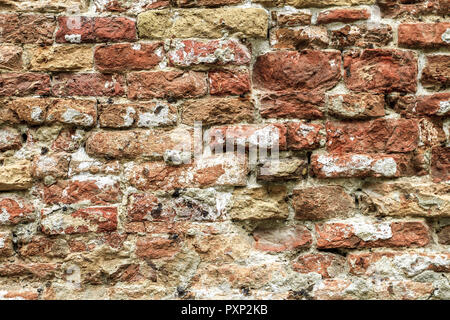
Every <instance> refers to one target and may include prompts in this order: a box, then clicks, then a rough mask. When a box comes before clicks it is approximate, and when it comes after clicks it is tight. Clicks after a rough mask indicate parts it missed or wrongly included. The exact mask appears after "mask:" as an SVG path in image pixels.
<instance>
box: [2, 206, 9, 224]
mask: <svg viewBox="0 0 450 320" xmlns="http://www.w3.org/2000/svg"><path fill="white" fill-rule="evenodd" d="M9 217H10V216H9V212H8V211H7V210H6V209H5V208H2V211H1V212H0V223H7V222H8V221H9Z"/></svg>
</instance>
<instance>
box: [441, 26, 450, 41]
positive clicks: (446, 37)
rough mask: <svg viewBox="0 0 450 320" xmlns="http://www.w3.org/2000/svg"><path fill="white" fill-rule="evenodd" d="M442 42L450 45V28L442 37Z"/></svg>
mask: <svg viewBox="0 0 450 320" xmlns="http://www.w3.org/2000/svg"><path fill="white" fill-rule="evenodd" d="M441 39H442V41H444V42H445V43H450V28H448V29H447V30H445V32H444V33H443V34H442V36H441Z"/></svg>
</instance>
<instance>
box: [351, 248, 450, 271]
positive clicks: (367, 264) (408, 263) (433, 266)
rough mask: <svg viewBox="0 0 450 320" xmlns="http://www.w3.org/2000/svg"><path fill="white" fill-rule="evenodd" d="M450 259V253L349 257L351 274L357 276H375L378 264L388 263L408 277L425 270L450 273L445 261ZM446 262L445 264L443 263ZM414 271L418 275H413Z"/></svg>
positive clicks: (381, 254) (449, 266) (380, 254)
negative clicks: (401, 270)
mask: <svg viewBox="0 0 450 320" xmlns="http://www.w3.org/2000/svg"><path fill="white" fill-rule="evenodd" d="M449 259H450V254H448V253H442V254H439V253H437V254H436V253H432V254H427V253H421V252H417V253H416V252H408V251H406V252H395V251H387V252H373V253H352V254H349V255H348V256H347V261H348V264H349V266H350V273H352V274H355V275H368V276H370V275H373V274H374V273H377V272H378V271H380V270H378V268H379V267H378V266H377V262H378V261H380V260H383V261H386V262H384V263H383V264H384V265H385V264H386V263H387V264H388V265H391V266H392V267H393V268H398V269H403V270H405V272H406V273H407V275H408V276H411V275H416V274H418V273H421V272H423V271H425V270H432V271H436V272H450V265H449V264H448V263H445V262H444V261H448V260H449ZM443 262H444V263H443ZM412 271H414V273H416V274H412V273H411V272H412Z"/></svg>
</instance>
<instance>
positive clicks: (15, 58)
mask: <svg viewBox="0 0 450 320" xmlns="http://www.w3.org/2000/svg"><path fill="white" fill-rule="evenodd" d="M22 68H23V66H22V48H21V47H19V46H11V45H1V46H0V69H3V70H9V71H17V70H21V69H22Z"/></svg>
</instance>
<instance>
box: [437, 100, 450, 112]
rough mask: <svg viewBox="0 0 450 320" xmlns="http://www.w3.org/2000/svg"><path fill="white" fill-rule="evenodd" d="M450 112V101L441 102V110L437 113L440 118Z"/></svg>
mask: <svg viewBox="0 0 450 320" xmlns="http://www.w3.org/2000/svg"><path fill="white" fill-rule="evenodd" d="M449 111H450V100H448V101H441V102H440V103H439V110H438V111H437V112H436V114H437V115H438V116H444V115H445V114H447V113H448V112H449Z"/></svg>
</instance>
